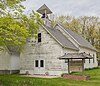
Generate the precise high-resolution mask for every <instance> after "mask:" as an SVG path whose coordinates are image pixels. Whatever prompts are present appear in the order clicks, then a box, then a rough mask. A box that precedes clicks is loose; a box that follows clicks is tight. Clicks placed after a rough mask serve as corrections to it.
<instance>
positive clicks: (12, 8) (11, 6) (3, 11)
mask: <svg viewBox="0 0 100 86" xmlns="http://www.w3.org/2000/svg"><path fill="white" fill-rule="evenodd" d="M23 1H25V0H0V16H4V15H7V14H8V12H9V13H11V12H12V13H13V14H14V13H15V14H20V13H22V12H23V9H25V8H24V6H23V5H22V4H21V3H22V2H23Z"/></svg>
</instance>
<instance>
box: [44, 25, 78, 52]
mask: <svg viewBox="0 0 100 86" xmlns="http://www.w3.org/2000/svg"><path fill="white" fill-rule="evenodd" d="M44 27H45V29H47V30H48V31H49V32H50V33H51V34H52V36H53V38H54V39H56V40H57V41H59V42H60V43H61V45H62V46H63V47H65V48H69V49H73V50H79V49H78V48H77V47H76V46H75V45H74V44H73V43H72V42H71V41H70V40H69V39H68V38H67V37H66V36H64V35H63V34H62V32H61V31H59V30H58V29H54V28H52V27H48V26H46V25H44Z"/></svg>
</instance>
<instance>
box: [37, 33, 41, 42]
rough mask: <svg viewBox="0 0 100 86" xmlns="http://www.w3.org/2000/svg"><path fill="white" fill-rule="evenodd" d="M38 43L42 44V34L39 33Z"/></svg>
mask: <svg viewBox="0 0 100 86" xmlns="http://www.w3.org/2000/svg"><path fill="white" fill-rule="evenodd" d="M38 42H41V33H38Z"/></svg>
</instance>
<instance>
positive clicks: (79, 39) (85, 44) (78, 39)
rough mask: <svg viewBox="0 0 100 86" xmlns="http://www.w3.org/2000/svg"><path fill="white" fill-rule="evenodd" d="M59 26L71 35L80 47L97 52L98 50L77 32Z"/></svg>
mask: <svg viewBox="0 0 100 86" xmlns="http://www.w3.org/2000/svg"><path fill="white" fill-rule="evenodd" d="M58 25H60V26H61V27H62V29H63V30H65V32H67V33H68V34H70V36H71V37H72V38H73V39H74V40H75V41H76V42H77V43H78V44H79V46H81V47H85V48H89V49H92V50H95V51H96V49H95V48H94V47H93V46H92V45H91V44H90V43H89V42H88V41H87V40H86V39H84V38H83V37H82V36H81V35H79V34H77V33H76V32H74V31H72V30H70V29H68V28H65V27H64V26H62V25H61V24H58Z"/></svg>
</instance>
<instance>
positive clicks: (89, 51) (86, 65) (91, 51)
mask: <svg viewBox="0 0 100 86" xmlns="http://www.w3.org/2000/svg"><path fill="white" fill-rule="evenodd" d="M81 52H85V53H87V54H89V53H90V55H91V56H92V57H93V55H94V63H93V59H90V63H89V59H86V60H85V68H93V67H97V66H98V63H97V57H96V51H93V50H90V49H87V48H83V47H80V51H79V53H81Z"/></svg>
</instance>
